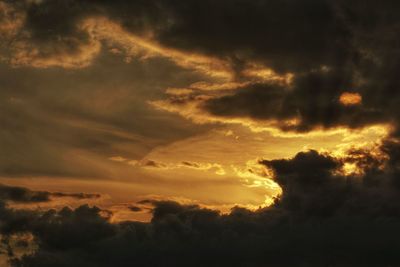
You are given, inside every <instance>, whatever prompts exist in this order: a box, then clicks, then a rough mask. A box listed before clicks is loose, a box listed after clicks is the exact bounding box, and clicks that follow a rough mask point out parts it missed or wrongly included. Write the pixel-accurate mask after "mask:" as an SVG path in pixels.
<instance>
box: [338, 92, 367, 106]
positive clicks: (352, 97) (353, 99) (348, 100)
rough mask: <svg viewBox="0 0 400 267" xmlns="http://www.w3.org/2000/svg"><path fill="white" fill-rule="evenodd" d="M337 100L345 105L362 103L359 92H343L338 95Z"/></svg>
mask: <svg viewBox="0 0 400 267" xmlns="http://www.w3.org/2000/svg"><path fill="white" fill-rule="evenodd" d="M339 102H340V103H341V104H342V105H345V106H354V105H360V104H361V103H362V96H361V95H360V94H359V93H349V92H344V93H342V94H341V95H340V97H339Z"/></svg>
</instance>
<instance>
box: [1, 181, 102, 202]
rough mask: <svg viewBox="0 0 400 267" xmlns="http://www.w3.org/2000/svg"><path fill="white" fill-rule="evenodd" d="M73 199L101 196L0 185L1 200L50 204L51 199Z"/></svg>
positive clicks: (97, 196)
mask: <svg viewBox="0 0 400 267" xmlns="http://www.w3.org/2000/svg"><path fill="white" fill-rule="evenodd" d="M60 197H71V198H76V199H91V198H99V197H100V195H99V194H86V193H61V192H48V191H32V190H30V189H27V188H24V187H18V186H9V185H4V184H0V199H1V200H3V201H14V202H23V203H35V202H48V201H51V198H60Z"/></svg>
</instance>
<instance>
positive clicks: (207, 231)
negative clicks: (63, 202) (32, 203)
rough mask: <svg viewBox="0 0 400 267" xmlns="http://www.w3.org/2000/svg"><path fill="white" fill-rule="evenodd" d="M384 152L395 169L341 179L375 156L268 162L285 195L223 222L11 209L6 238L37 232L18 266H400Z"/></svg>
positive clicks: (164, 212) (191, 213)
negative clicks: (34, 245)
mask: <svg viewBox="0 0 400 267" xmlns="http://www.w3.org/2000/svg"><path fill="white" fill-rule="evenodd" d="M382 150H384V151H385V153H388V154H389V155H390V156H392V157H391V161H389V162H387V164H386V165H385V167H384V168H378V167H374V166H380V164H378V163H377V162H378V161H379V160H380V159H378V158H375V157H373V156H371V157H370V160H367V161H363V162H361V163H360V166H369V167H368V168H365V170H364V171H365V172H364V174H363V175H362V177H355V176H343V175H341V174H339V172H337V170H338V168H341V167H342V166H343V164H344V163H345V162H347V161H348V160H350V158H352V159H353V160H354V159H356V158H359V157H358V156H359V155H360V154H361V153H364V154H368V153H369V152H368V151H357V152H356V151H354V152H353V153H352V155H351V156H349V158H348V159H337V158H333V157H332V156H330V155H327V154H320V153H318V152H316V151H308V152H301V153H299V154H297V155H296V156H295V157H293V158H292V159H282V160H264V161H261V162H260V163H261V164H264V165H265V166H267V167H269V168H271V169H272V170H273V171H274V172H275V175H276V178H275V179H276V181H277V182H278V183H279V184H280V185H281V186H282V189H283V193H282V196H280V197H279V198H278V199H277V200H276V202H275V203H274V204H273V205H272V206H270V207H268V208H264V209H260V210H258V211H255V212H252V211H249V210H246V209H243V208H240V207H236V208H234V209H232V211H231V213H230V214H227V215H221V214H220V213H219V212H217V211H214V210H209V209H204V208H200V207H199V206H197V205H182V204H179V203H176V202H171V201H153V200H146V201H143V202H142V204H143V203H146V204H149V203H151V204H152V205H154V209H153V218H152V221H151V222H150V223H138V222H122V223H118V224H110V223H109V222H108V219H107V214H104V211H101V210H100V209H98V208H95V207H93V208H90V207H88V206H82V207H80V208H78V209H76V210H71V209H69V208H64V209H63V210H61V211H53V210H51V211H47V212H42V213H37V212H29V211H15V210H10V209H8V208H7V207H6V206H2V213H0V214H1V222H2V223H1V225H2V227H1V228H0V229H1V233H2V234H11V233H15V232H18V231H29V232H31V233H33V234H34V235H35V237H36V238H37V242H39V243H38V244H39V250H38V251H37V252H36V253H35V254H33V255H30V256H29V255H27V256H25V257H23V258H22V259H19V260H18V259H14V261H13V264H14V266H41V267H45V266H131V265H132V264H136V265H139V266H187V265H190V266H271V265H272V266H397V264H398V263H399V260H400V258H399V256H398V253H397V252H398V249H399V243H398V240H397V239H398V237H397V234H396V233H397V229H398V227H399V226H400V217H399V211H400V205H399V203H400V202H399V198H400V194H399V191H398V188H396V187H393V182H394V181H396V180H397V179H398V177H399V176H398V175H399V166H398V165H399V162H398V159H399V158H398V157H396V155H397V154H398V152H397V151H398V150H399V146H398V144H397V143H393V142H389V141H388V142H386V143H385V144H384V147H383V148H382ZM396 153H397V154H396ZM370 176H373V177H375V178H376V179H378V180H379V181H380V182H379V183H370V181H371V180H368V179H370V178H371V177H370ZM368 177H369V178H368Z"/></svg>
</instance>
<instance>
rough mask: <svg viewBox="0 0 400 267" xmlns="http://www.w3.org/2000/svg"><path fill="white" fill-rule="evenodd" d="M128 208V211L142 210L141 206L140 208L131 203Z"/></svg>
mask: <svg viewBox="0 0 400 267" xmlns="http://www.w3.org/2000/svg"><path fill="white" fill-rule="evenodd" d="M128 209H129V210H130V211H133V212H139V211H142V208H140V207H138V206H133V205H131V206H129V207H128Z"/></svg>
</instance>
